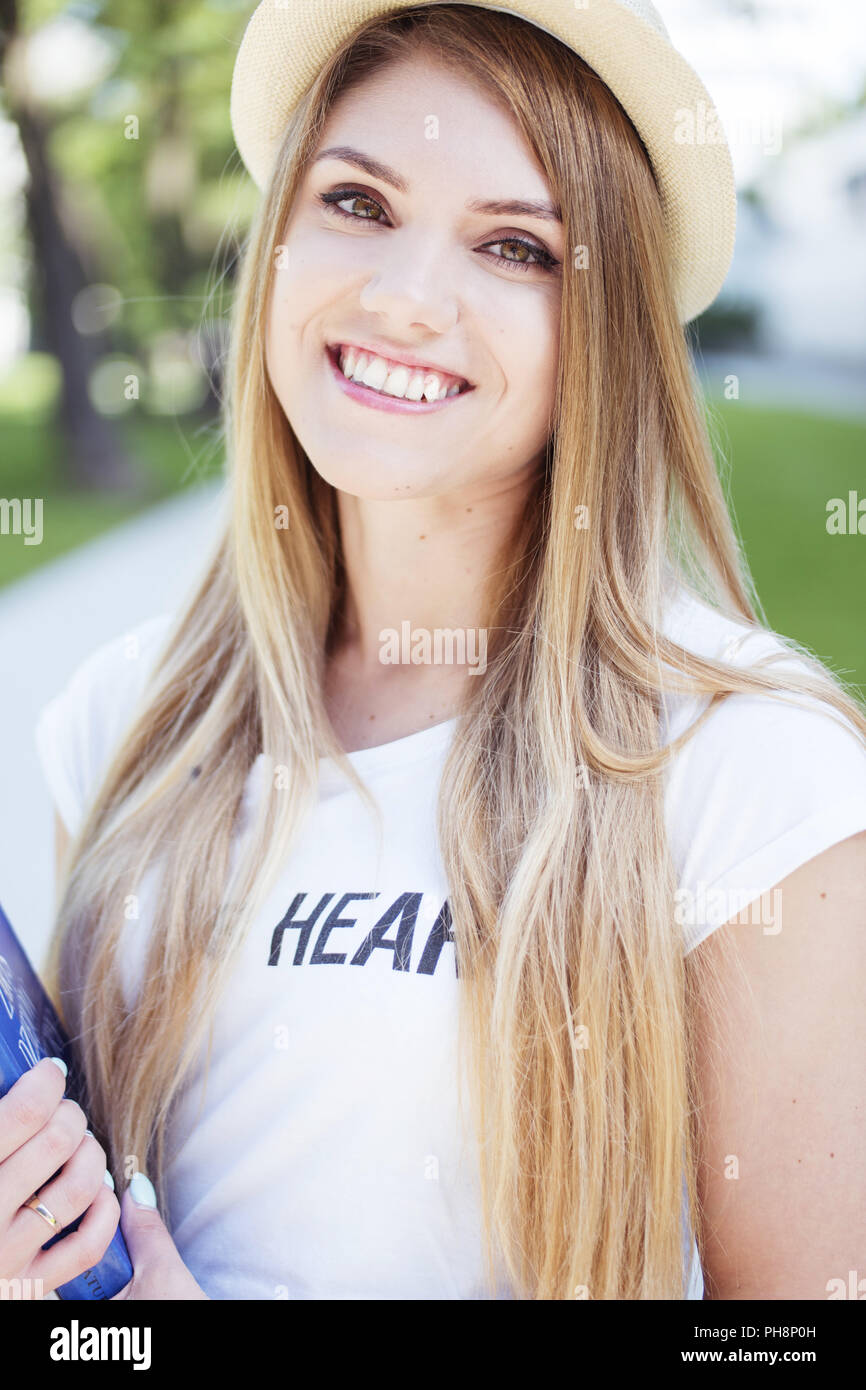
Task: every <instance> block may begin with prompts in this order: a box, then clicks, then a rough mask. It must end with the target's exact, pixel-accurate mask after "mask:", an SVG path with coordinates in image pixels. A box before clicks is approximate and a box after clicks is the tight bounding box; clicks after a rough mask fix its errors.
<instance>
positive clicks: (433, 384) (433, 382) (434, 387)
mask: <svg viewBox="0 0 866 1390" xmlns="http://www.w3.org/2000/svg"><path fill="white" fill-rule="evenodd" d="M441 390H442V383H441V381H440V380H439V378H438V376H437V375H436V373H435V372H427V374H426V375H425V377H424V395H425V397H426V399H427V400H428V401H438V400H439V398H440V391H441ZM443 394H444V392H443Z"/></svg>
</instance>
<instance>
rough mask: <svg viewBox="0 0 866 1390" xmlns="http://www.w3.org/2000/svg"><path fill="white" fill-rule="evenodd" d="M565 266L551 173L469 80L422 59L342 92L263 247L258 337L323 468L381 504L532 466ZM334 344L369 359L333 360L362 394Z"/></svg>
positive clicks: (552, 366) (544, 429) (545, 420)
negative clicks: (276, 236) (261, 333)
mask: <svg viewBox="0 0 866 1390" xmlns="http://www.w3.org/2000/svg"><path fill="white" fill-rule="evenodd" d="M484 204H487V205H490V206H487V207H485V206H482V205H484ZM531 204H538V205H540V206H536V207H532V206H529V205H531ZM509 205H511V206H509ZM519 205H523V206H519ZM545 209H547V215H545ZM564 254H565V247H564V239H563V229H562V226H561V223H560V221H559V220H558V218H557V216H556V210H555V209H554V208H553V207H552V199H551V193H550V189H549V187H548V185H547V181H546V179H545V177H544V174H543V173H542V171H541V169H540V168H539V167H538V165H537V164H536V162H535V159H534V157H533V155H532V153H531V151H530V150H529V149H528V147H527V146H526V145H525V144H524V141H523V138H522V136H521V135H520V133H519V131H518V130H517V128H516V126H515V125H514V124H513V123H512V121H511V119H510V117H509V116H508V115H507V114H506V113H505V112H503V111H502V110H501V109H500V108H499V107H498V106H497V105H495V104H493V103H492V102H491V101H490V100H489V98H488V97H487V96H486V95H484V94H482V93H481V92H480V91H479V90H478V89H477V88H476V87H475V86H473V85H471V84H470V83H469V82H467V81H466V80H464V79H463V78H460V77H457V76H455V75H454V74H452V73H451V72H450V71H449V70H448V69H446V68H444V67H442V66H440V65H439V64H438V63H435V62H433V61H431V60H430V59H429V58H428V57H427V56H423V57H422V56H420V55H419V57H418V58H417V59H415V58H413V59H412V60H411V61H408V62H404V63H400V64H399V65H396V64H395V65H393V66H391V67H390V68H388V69H387V70H385V71H383V72H381V73H379V74H378V75H377V76H376V77H375V78H374V79H371V80H370V81H368V82H367V83H366V84H364V85H362V86H360V87H358V88H357V89H355V90H354V91H351V92H348V93H347V94H346V95H345V96H344V97H343V98H341V99H340V100H339V101H338V102H337V103H336V104H335V106H334V107H333V108H332V111H331V113H330V116H329V119H328V122H327V124H326V126H325V128H324V131H323V135H322V138H321V141H320V143H319V146H318V150H317V154H316V156H315V158H314V160H313V162H312V163H311V165H310V167H309V169H308V171H307V174H306V176H305V179H304V181H303V184H302V185H301V188H300V191H299V194H298V197H297V198H296V200H295V204H294V207H293V209H292V212H291V214H290V216H289V220H288V223H287V226H286V228H285V230H284V233H283V236H282V240H281V245H280V249H275V263H276V265H277V267H278V269H277V271H276V273H275V277H274V291H273V294H272V297H271V301H270V305H269V311H268V324H267V366H268V373H269V375H270V379H271V382H272V384H273V387H274V390H275V391H276V394H277V396H278V398H279V401H280V404H281V405H282V408H283V410H284V411H285V414H286V416H287V418H288V420H289V422H290V423H291V425H292V427H293V429H294V431H295V434H296V435H297V437H298V439H299V440H300V443H301V445H302V447H303V448H304V450H305V451H306V453H307V454H308V456H309V458H310V460H311V461H312V463H313V465H314V466H315V468H316V470H317V472H318V473H319V474H321V476H322V477H323V478H325V479H326V480H327V481H328V482H329V483H331V484H332V486H334V487H337V488H339V489H341V490H343V491H345V492H348V493H351V494H354V495H355V496H358V497H365V498H370V499H374V498H376V499H387V498H394V497H419V498H420V497H432V496H437V495H441V494H443V493H446V492H448V491H450V490H452V489H454V488H456V487H465V486H466V485H467V484H472V483H477V482H488V483H489V482H495V481H497V480H501V479H508V478H512V477H514V476H515V475H516V474H519V473H521V472H526V473H529V472H531V471H534V468H535V465H536V462H537V459H538V456H539V453H540V451H541V450H542V448H543V446H544V444H545V442H546V440H547V438H548V436H549V434H550V429H551V419H552V410H553V403H554V394H555V384H556V368H557V359H558V350H559V346H558V344H559V316H560V290H561V283H562V282H561V268H560V267H561V264H562V260H563V256H564ZM338 348H354V349H356V350H364V351H365V357H363V358H362V357H361V356H360V351H356V352H355V353H354V355H352V356H350V357H349V358H348V360H347V358H346V357H345V356H344V357H343V358H342V362H343V368H344V370H345V369H348V370H349V371H350V372H351V371H352V370H353V368H354V375H355V376H358V375H361V376H365V375H367V374H368V373H369V382H368V384H366V385H364V384H353V383H352V382H350V381H349V380H348V379H347V378H346V377H345V375H344V374H343V372H341V370H340V366H339V364H338ZM375 358H379V359H381V360H379V361H375V360H374V359H375ZM401 368H402V369H401ZM431 369H432V370H433V371H434V372H435V370H436V369H439V371H438V373H437V374H436V379H434V376H433V375H431ZM458 386H459V390H458V391H457V393H456V394H455V387H458ZM449 392H450V394H448V393H449ZM394 393H397V394H394ZM443 393H445V394H444V398H443Z"/></svg>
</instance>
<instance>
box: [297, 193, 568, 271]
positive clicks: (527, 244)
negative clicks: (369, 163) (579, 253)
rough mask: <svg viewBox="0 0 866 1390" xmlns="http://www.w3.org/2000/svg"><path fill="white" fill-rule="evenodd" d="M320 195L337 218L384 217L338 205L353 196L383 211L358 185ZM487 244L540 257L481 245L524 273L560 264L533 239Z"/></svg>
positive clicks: (514, 238) (371, 219)
mask: <svg viewBox="0 0 866 1390" xmlns="http://www.w3.org/2000/svg"><path fill="white" fill-rule="evenodd" d="M317 198H318V201H319V203H321V204H322V206H323V207H324V208H325V211H326V212H328V213H331V214H332V215H334V216H336V217H347V218H348V219H349V220H350V221H352V222H379V221H380V220H381V219H380V218H378V217H366V216H360V215H358V214H357V213H354V212H346V210H345V208H341V207H338V204H339V203H343V202H345V201H346V200H347V199H348V198H351V199H353V200H354V202H356V203H367V204H368V205H369V206H370V207H374V208H378V210H379V212H381V213H384V208H383V207H382V205H381V203H379V202H377V201H376V199H375V198H371V196H370V194H369V193H362V192H361V190H360V189H358V188H338V189H335V190H334V192H332V193H319V194H318V195H317ZM487 245H488V246H522V247H524V248H525V250H526V252H527V253H528V254H531V255H533V256H536V257H537V258H538V259H537V260H534V261H530V260H524V261H517V260H511V259H509V257H507V256H496V255H494V254H493V253H492V252H491V251H488V250H487V249H486V248H482V252H483V254H484V255H487V256H490V258H491V259H492V260H494V261H497V262H498V263H499V264H500V265H504V266H505V267H506V269H507V270H509V271H510V270H517V271H524V272H525V271H527V270H541V271H544V272H545V273H547V274H549V273H550V272H551V271H552V270H554V269H555V268H556V267H557V265H558V264H559V263H558V261H557V260H556V259H555V257H553V256H551V254H550V252H549V251H546V250H545V249H544V247H543V246H536V245H535V243H534V242H531V241H525V240H524V239H523V237H518V236H510V237H500V238H499V240H498V241H491V242H488V243H487Z"/></svg>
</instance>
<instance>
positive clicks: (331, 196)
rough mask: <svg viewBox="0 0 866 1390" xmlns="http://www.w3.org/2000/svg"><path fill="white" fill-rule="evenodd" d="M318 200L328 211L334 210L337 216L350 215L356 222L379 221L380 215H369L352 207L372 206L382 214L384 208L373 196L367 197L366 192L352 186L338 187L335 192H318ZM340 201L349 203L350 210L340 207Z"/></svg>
mask: <svg viewBox="0 0 866 1390" xmlns="http://www.w3.org/2000/svg"><path fill="white" fill-rule="evenodd" d="M320 201H321V202H322V203H323V204H324V205H325V207H326V208H327V210H328V211H329V212H334V213H336V214H337V216H338V217H352V218H354V219H355V220H356V221H358V222H380V221H381V218H380V217H369V216H367V215H365V214H364V213H360V212H356V211H355V210H354V209H355V208H357V207H359V206H363V207H367V208H373V209H374V210H375V211H376V212H380V213H382V215H383V216H384V208H383V207H382V205H381V203H377V202H376V199H375V198H371V197H369V195H368V194H366V193H360V192H359V191H358V190H357V189H353V188H339V189H337V191H336V192H335V193H322V194H320ZM340 203H349V204H351V207H352V211H350V212H347V211H346V209H345V208H342V207H340V206H339V205H340Z"/></svg>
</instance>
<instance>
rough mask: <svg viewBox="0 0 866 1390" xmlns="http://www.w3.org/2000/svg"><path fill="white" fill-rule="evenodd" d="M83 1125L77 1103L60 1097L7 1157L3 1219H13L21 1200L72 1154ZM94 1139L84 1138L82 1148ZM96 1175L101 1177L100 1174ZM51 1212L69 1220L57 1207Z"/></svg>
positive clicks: (0, 1205) (0, 1199) (0, 1200)
mask: <svg viewBox="0 0 866 1390" xmlns="http://www.w3.org/2000/svg"><path fill="white" fill-rule="evenodd" d="M86 1128H87V1119H86V1117H85V1114H84V1111H83V1110H82V1109H81V1106H80V1105H77V1104H76V1102H75V1101H74V1100H65V1099H64V1100H61V1102H60V1104H59V1105H58V1106H57V1108H56V1109H55V1111H54V1113H53V1115H51V1116H49V1118H48V1120H47V1122H46V1123H45V1124H44V1125H43V1127H42V1129H40V1130H39V1132H38V1133H37V1134H35V1135H34V1136H33V1138H32V1139H28V1140H27V1142H26V1143H24V1144H22V1145H21V1147H20V1149H16V1151H15V1153H13V1154H11V1155H10V1157H9V1158H7V1160H6V1162H5V1163H4V1164H3V1165H2V1167H0V1210H2V1211H3V1213H4V1215H5V1217H6V1221H7V1223H9V1222H14V1221H15V1220H16V1219H17V1218H16V1213H17V1211H18V1208H19V1207H20V1206H21V1205H22V1203H23V1202H26V1201H27V1198H28V1197H32V1195H33V1193H34V1192H37V1191H39V1189H41V1188H42V1187H43V1186H44V1185H45V1183H47V1182H49V1180H50V1179H51V1178H53V1177H54V1175H55V1173H57V1172H58V1170H59V1169H61V1168H62V1167H63V1165H64V1164H65V1163H66V1162H67V1161H68V1160H69V1159H70V1158H71V1157H72V1155H73V1154H74V1153H75V1152H76V1150H77V1149H78V1148H79V1146H80V1144H81V1142H82V1140H83V1139H84V1138H85V1133H84V1131H85V1130H86ZM95 1142H96V1141H95V1140H93V1141H91V1140H90V1139H88V1141H87V1149H86V1152H90V1151H91V1144H95ZM96 1147H97V1148H99V1146H98V1145H96ZM100 1152H101V1151H100ZM104 1166H105V1165H104V1163H103V1168H104ZM99 1176H100V1181H101V1179H102V1174H101V1173H100V1175H99ZM52 1210H53V1208H52ZM83 1210H84V1208H83V1207H81V1208H79V1211H78V1212H77V1213H74V1214H75V1215H80V1214H81V1212H82V1211H83ZM55 1215H56V1216H57V1217H58V1219H59V1220H61V1221H62V1222H63V1223H64V1225H65V1224H66V1222H67V1220H71V1217H64V1216H63V1215H62V1213H61V1212H59V1211H58V1212H56V1213H55ZM28 1221H29V1218H28ZM43 1224H44V1223H43ZM7 1232H8V1225H7Z"/></svg>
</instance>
